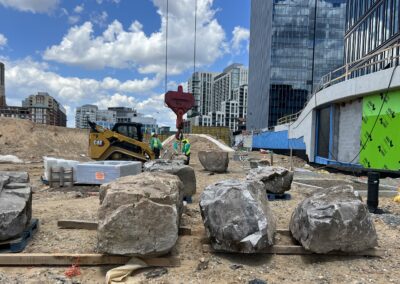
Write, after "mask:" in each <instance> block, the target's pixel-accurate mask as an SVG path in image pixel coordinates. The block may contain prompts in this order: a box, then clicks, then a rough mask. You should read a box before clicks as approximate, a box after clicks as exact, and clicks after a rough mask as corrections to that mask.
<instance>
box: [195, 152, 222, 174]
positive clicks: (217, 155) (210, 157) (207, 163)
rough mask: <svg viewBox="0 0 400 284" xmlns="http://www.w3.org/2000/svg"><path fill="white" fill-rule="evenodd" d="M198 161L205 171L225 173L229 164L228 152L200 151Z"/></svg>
mask: <svg viewBox="0 0 400 284" xmlns="http://www.w3.org/2000/svg"><path fill="white" fill-rule="evenodd" d="M198 155H199V161H200V163H201V165H202V166H203V167H204V169H205V170H206V171H209V172H212V173H225V172H226V171H227V170H228V165H229V153H228V152H221V151H200V152H199V153H198Z"/></svg>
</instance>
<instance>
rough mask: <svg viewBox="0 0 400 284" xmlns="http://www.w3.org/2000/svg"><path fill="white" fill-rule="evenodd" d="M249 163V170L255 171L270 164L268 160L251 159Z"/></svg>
mask: <svg viewBox="0 0 400 284" xmlns="http://www.w3.org/2000/svg"><path fill="white" fill-rule="evenodd" d="M249 162H250V168H252V169H256V168H260V167H268V166H270V165H271V164H270V162H269V161H268V160H259V159H252V160H250V161H249Z"/></svg>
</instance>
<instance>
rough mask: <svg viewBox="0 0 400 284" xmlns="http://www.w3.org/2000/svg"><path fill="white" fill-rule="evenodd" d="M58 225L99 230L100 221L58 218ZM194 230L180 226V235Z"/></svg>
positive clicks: (186, 234) (188, 233)
mask: <svg viewBox="0 0 400 284" xmlns="http://www.w3.org/2000/svg"><path fill="white" fill-rule="evenodd" d="M57 226H58V227H60V228H62V229H83V230H97V226H98V223H97V222H95V221H85V220H58V222H57ZM191 234H192V230H191V229H190V228H188V227H180V228H179V235H180V236H190V235H191Z"/></svg>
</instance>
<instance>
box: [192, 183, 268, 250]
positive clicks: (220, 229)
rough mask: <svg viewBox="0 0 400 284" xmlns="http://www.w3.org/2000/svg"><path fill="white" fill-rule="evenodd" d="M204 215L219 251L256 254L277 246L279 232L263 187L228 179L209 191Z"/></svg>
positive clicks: (203, 201) (204, 199)
mask: <svg viewBox="0 0 400 284" xmlns="http://www.w3.org/2000/svg"><path fill="white" fill-rule="evenodd" d="M200 209H201V216H202V218H203V223H204V226H205V229H206V232H207V235H208V237H209V238H210V241H211V245H212V247H213V248H214V249H215V250H219V251H228V252H242V253H255V252H258V251H260V250H262V249H264V248H266V247H268V246H271V245H273V243H274V234H275V231H276V224H275V218H274V216H273V215H272V212H271V209H270V207H269V204H268V200H267V198H266V196H265V191H264V188H263V185H262V184H261V183H260V182H256V181H240V180H225V181H221V182H217V183H215V184H213V185H210V186H208V187H206V188H205V190H204V192H203V193H202V195H201V200H200Z"/></svg>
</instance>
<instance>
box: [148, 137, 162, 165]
mask: <svg viewBox="0 0 400 284" xmlns="http://www.w3.org/2000/svg"><path fill="white" fill-rule="evenodd" d="M150 148H151V150H152V151H153V152H154V156H155V157H156V159H159V158H160V153H161V150H162V148H163V147H162V143H161V141H160V139H159V138H158V135H157V133H154V132H153V133H151V139H150Z"/></svg>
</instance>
